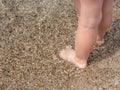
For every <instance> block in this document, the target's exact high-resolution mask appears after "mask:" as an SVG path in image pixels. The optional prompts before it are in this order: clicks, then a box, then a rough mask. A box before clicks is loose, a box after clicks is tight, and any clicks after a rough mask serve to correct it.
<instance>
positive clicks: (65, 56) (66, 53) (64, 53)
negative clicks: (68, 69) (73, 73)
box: [59, 46, 87, 68]
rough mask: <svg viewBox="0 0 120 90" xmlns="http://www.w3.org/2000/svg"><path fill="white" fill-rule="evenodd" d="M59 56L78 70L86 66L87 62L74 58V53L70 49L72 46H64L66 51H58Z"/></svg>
mask: <svg viewBox="0 0 120 90" xmlns="http://www.w3.org/2000/svg"><path fill="white" fill-rule="evenodd" d="M59 56H60V58H62V59H64V60H67V61H68V62H70V63H72V64H74V65H75V66H76V67H78V68H85V67H86V66H87V60H79V59H77V58H76V57H75V51H74V50H73V49H72V46H66V49H63V50H61V51H60V53H59Z"/></svg>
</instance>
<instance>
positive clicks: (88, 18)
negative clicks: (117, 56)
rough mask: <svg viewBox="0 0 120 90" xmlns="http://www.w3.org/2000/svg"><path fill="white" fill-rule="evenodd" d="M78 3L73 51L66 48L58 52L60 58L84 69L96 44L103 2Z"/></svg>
mask: <svg viewBox="0 0 120 90" xmlns="http://www.w3.org/2000/svg"><path fill="white" fill-rule="evenodd" d="M79 1H80V4H81V8H80V17H79V18H78V28H77V31H76V36H75V50H73V49H71V48H70V47H67V48H66V49H65V50H63V51H61V52H60V57H61V58H63V59H65V60H68V61H70V62H72V63H73V64H75V65H76V66H77V67H79V68H85V67H86V66H87V59H88V57H89V54H90V52H91V51H92V48H93V45H94V44H95V42H96V38H97V30H98V26H99V23H100V21H101V18H102V4H103V0H79Z"/></svg>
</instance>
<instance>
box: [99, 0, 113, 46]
mask: <svg viewBox="0 0 120 90" xmlns="http://www.w3.org/2000/svg"><path fill="white" fill-rule="evenodd" d="M113 2H114V0H104V1H103V6H102V20H101V22H100V25H99V28H98V36H97V44H99V45H102V44H104V39H103V37H104V35H105V33H106V32H107V30H108V28H109V27H110V25H111V23H112V14H113V13H112V9H113Z"/></svg>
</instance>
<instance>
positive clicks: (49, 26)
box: [0, 0, 120, 90]
mask: <svg viewBox="0 0 120 90" xmlns="http://www.w3.org/2000/svg"><path fill="white" fill-rule="evenodd" d="M76 28H77V17H76V12H75V10H74V7H73V2H72V0H0V90H120V0H115V3H114V18H113V24H112V26H111V27H110V29H109V32H108V33H107V34H106V36H105V41H106V43H105V45H104V46H102V47H100V48H95V49H94V50H93V52H92V53H91V54H90V57H89V66H88V67H87V68H86V69H85V70H80V69H78V68H76V67H75V66H74V65H72V64H71V63H69V62H66V61H64V60H62V59H60V58H59V57H58V52H59V51H60V50H61V49H63V48H64V47H65V46H67V45H72V46H73V47H74V39H75V33H74V32H75V30H76Z"/></svg>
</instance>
